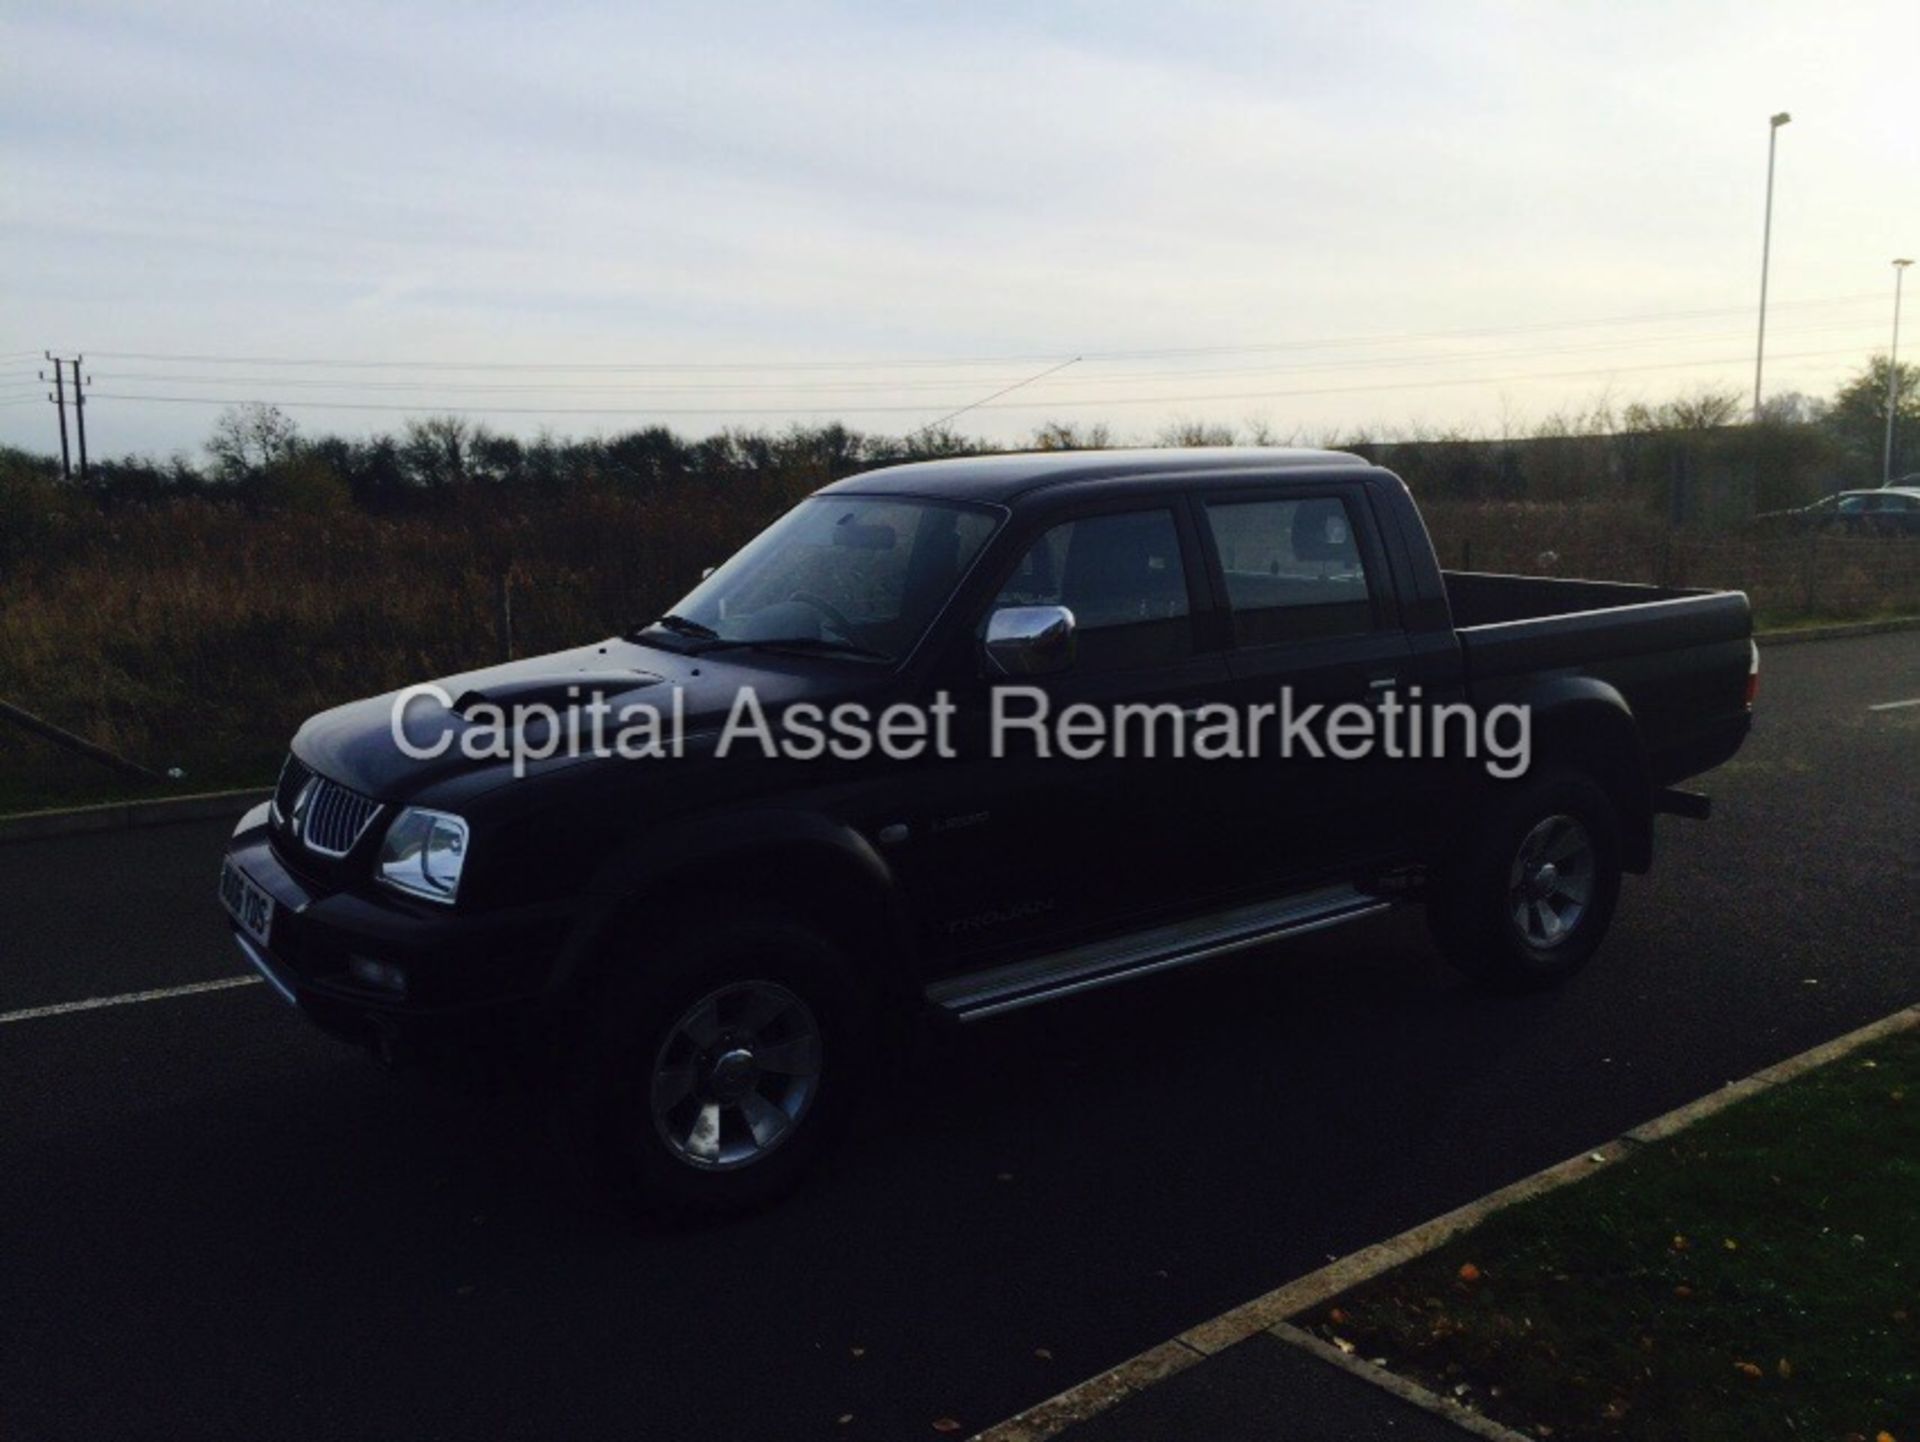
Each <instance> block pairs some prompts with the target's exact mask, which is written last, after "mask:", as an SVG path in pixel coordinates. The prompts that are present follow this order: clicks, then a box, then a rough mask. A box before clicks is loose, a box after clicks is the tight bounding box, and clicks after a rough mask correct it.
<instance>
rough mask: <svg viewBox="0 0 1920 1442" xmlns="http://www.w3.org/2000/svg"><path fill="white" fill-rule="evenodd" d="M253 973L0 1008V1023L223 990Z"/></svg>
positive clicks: (249, 980) (251, 982)
mask: <svg viewBox="0 0 1920 1442" xmlns="http://www.w3.org/2000/svg"><path fill="white" fill-rule="evenodd" d="M258 985H260V978H259V977H257V976H223V977H221V978H220V979H219V980H218V981H191V982H188V983H187V984H186V985H185V986H163V987H158V988H156V989H154V990H152V991H126V992H122V993H121V994H120V995H118V996H90V997H88V998H87V999H86V1000H85V1001H60V1002H55V1003H54V1004H53V1005H51V1006H30V1007H27V1008H26V1009H25V1010H23V1011H0V1025H4V1024H5V1023H7V1022H10V1021H37V1020H39V1019H40V1018H41V1017H43V1016H64V1015H66V1013H68V1012H70V1011H97V1010H99V1008H101V1007H103V1006H132V1005H133V1004H134V1003H135V1002H142V1001H165V1000H166V999H167V998H168V997H173V996H193V995H196V994H197V993H199V992H203V991H226V990H227V989H228V988H230V987H235V986H258Z"/></svg>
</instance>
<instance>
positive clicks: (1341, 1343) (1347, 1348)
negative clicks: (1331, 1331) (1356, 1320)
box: [1333, 1337, 1353, 1357]
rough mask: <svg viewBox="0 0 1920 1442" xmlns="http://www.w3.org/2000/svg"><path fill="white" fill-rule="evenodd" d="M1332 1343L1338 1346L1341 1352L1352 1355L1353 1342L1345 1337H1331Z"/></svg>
mask: <svg viewBox="0 0 1920 1442" xmlns="http://www.w3.org/2000/svg"><path fill="white" fill-rule="evenodd" d="M1333 1345H1334V1346H1336V1347H1338V1348H1339V1349H1340V1350H1341V1351H1342V1352H1345V1353H1346V1354H1347V1355H1348V1356H1349V1357H1351V1356H1352V1355H1353V1343H1351V1342H1349V1341H1348V1340H1347V1339H1346V1338H1345V1337H1335V1338H1334V1339H1333Z"/></svg>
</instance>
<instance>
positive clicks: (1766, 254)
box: [1753, 110, 1793, 426]
mask: <svg viewBox="0 0 1920 1442" xmlns="http://www.w3.org/2000/svg"><path fill="white" fill-rule="evenodd" d="M1792 119H1793V117H1792V116H1791V115H1789V114H1787V112H1786V111H1784V110H1783V111H1781V112H1780V113H1779V114H1778V115H1776V116H1774V117H1772V119H1770V120H1769V121H1768V122H1767V219H1766V223H1765V226H1764V227H1763V228H1762V230H1761V232H1760V342H1759V345H1758V346H1756V347H1755V349H1754V353H1753V423H1754V424H1755V425H1756V426H1757V425H1759V424H1760V368H1761V366H1762V365H1764V364H1765V363H1766V359H1767V262H1768V260H1769V259H1771V258H1772V252H1773V152H1774V147H1775V144H1776V143H1777V142H1778V141H1779V139H1780V127H1781V126H1783V125H1785V124H1787V123H1788V122H1789V121H1791V120H1792Z"/></svg>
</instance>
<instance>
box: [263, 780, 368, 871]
mask: <svg viewBox="0 0 1920 1442" xmlns="http://www.w3.org/2000/svg"><path fill="white" fill-rule="evenodd" d="M273 809H274V812H275V814H276V815H277V816H278V817H279V818H280V819H281V820H282V821H283V822H284V823H285V824H286V826H287V829H288V830H289V831H291V832H292V833H293V835H294V837H295V839H296V840H298V841H299V842H300V844H301V845H303V846H305V847H306V848H307V850H309V851H312V852H315V853H316V854H318V855H320V856H332V857H341V856H345V855H346V854H347V853H348V852H349V851H351V850H353V848H354V846H355V845H356V844H358V842H359V840H360V838H361V837H363V836H365V835H366V834H367V828H368V827H369V826H371V825H373V823H374V819H375V818H376V817H378V816H379V814H380V803H379V802H377V801H375V800H374V799H373V798H372V797H371V796H362V795H361V794H360V793H359V792H358V791H354V790H351V789H350V788H348V787H345V786H342V785H341V784H340V783H339V782H338V781H329V780H328V779H327V778H326V777H324V776H321V775H320V774H318V773H317V772H315V771H314V770H313V768H312V767H310V766H307V765H306V764H305V763H303V762H301V761H299V760H297V759H295V758H294V757H292V756H289V757H287V761H286V765H284V766H282V767H281V768H280V780H279V782H278V784H276V785H275V787H274V788H273Z"/></svg>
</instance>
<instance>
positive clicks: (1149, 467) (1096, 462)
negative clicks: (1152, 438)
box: [821, 446, 1369, 503]
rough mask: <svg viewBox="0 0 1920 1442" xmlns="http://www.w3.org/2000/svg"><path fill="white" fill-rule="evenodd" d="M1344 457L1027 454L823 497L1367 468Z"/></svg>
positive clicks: (840, 489)
mask: <svg viewBox="0 0 1920 1442" xmlns="http://www.w3.org/2000/svg"><path fill="white" fill-rule="evenodd" d="M1368 464H1369V463H1368V462H1367V461H1366V460H1364V459H1363V458H1361V457H1359V456H1356V455H1353V454H1351V453H1349V452H1347V451H1318V450H1306V449H1301V448H1298V447H1284V446H1193V447H1185V448H1167V449H1154V448H1142V449H1139V450H1112V451H1027V452H1021V453H1019V454H1015V455H1000V456H958V457H955V458H953V459H951V460H942V461H914V462H910V463H909V464H906V465H900V466H884V467H882V468H880V469H879V470H873V471H863V472H861V474H859V475H857V476H849V477H847V479H845V480H844V481H835V482H834V483H833V484H832V485H830V486H827V487H825V488H824V490H823V491H822V492H821V494H823V495H889V496H932V497H941V498H945V499H948V500H964V501H997V502H1002V503H1004V502H1008V501H1012V500H1013V499H1015V498H1016V497H1018V496H1021V495H1024V494H1026V493H1027V492H1029V491H1036V490H1041V489H1043V488H1045V487H1049V486H1057V485H1061V484H1064V483H1066V482H1069V481H1106V480H1123V479H1126V478H1129V477H1135V476H1138V477H1140V478H1142V479H1146V478H1154V479H1164V478H1165V477H1167V476H1169V475H1183V476H1184V475H1191V476H1195V477H1200V476H1204V475H1207V474H1218V473H1223V472H1225V473H1244V472H1247V471H1289V470H1300V471H1308V470H1311V471H1325V470H1327V469H1328V468H1330V467H1339V468H1343V469H1351V468H1355V467H1359V468H1366V467H1368Z"/></svg>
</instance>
